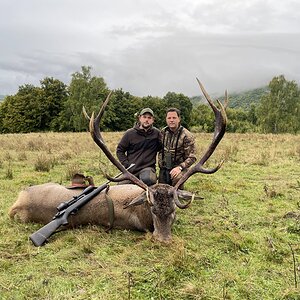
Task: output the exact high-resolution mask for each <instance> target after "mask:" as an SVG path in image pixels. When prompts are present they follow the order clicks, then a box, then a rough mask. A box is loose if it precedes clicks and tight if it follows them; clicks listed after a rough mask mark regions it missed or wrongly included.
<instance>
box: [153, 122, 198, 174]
mask: <svg viewBox="0 0 300 300" xmlns="http://www.w3.org/2000/svg"><path fill="white" fill-rule="evenodd" d="M162 135H163V137H162V143H163V149H162V150H161V151H160V152H159V155H158V164H159V167H160V168H162V167H167V166H166V155H168V154H167V153H170V154H171V161H172V168H174V167H176V166H179V165H180V166H181V167H182V168H183V169H186V168H189V167H190V166H191V165H192V164H193V163H194V162H195V161H196V153H195V152H196V150H195V138H194V136H193V135H192V134H191V133H190V132H189V131H188V130H187V129H186V128H184V127H183V126H180V127H179V128H178V129H177V130H176V131H175V132H174V133H173V132H172V131H171V130H170V129H169V127H165V128H163V129H162ZM176 146H177V147H176Z"/></svg>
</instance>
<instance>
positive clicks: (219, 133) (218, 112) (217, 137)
mask: <svg viewBox="0 0 300 300" xmlns="http://www.w3.org/2000/svg"><path fill="white" fill-rule="evenodd" d="M196 79H197V81H198V83H199V86H200V88H201V90H202V93H203V95H204V96H205V98H206V100H207V101H208V103H209V105H210V107H211V108H212V110H213V112H214V114H215V132H214V136H213V140H212V142H211V144H210V145H209V147H208V149H207V151H206V152H205V153H204V155H203V156H202V158H201V159H200V161H199V162H198V163H197V164H196V165H195V166H193V167H191V168H190V169H189V170H188V171H187V172H186V173H185V174H184V175H183V176H182V177H181V178H180V179H179V181H178V182H177V184H176V185H175V186H174V191H176V190H177V189H178V188H179V186H180V185H181V184H183V183H184V182H185V181H186V180H187V179H188V178H189V177H190V176H192V175H193V174H195V173H198V172H200V173H205V174H212V173H214V172H216V171H217V170H219V169H220V167H221V166H222V164H223V162H224V161H221V162H220V163H219V165H218V166H216V167H215V168H213V169H210V170H207V169H204V168H203V165H204V163H205V162H206V161H207V160H208V159H209V158H210V156H211V155H212V154H213V152H214V151H215V149H216V148H217V146H218V144H219V142H220V141H221V139H222V138H223V136H224V133H225V129H226V123H227V116H226V111H225V109H226V107H227V105H228V95H227V90H226V91H225V103H224V106H223V105H222V103H221V102H220V101H219V100H217V102H218V104H219V106H220V109H218V108H217V107H216V106H215V104H214V103H213V101H212V100H211V98H210V96H209V95H208V93H207V92H206V90H205V89H204V86H203V85H202V83H201V82H200V81H199V79H198V78H196ZM174 196H175V198H176V197H177V194H176V193H174Z"/></svg>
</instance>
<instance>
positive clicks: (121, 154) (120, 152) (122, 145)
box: [116, 132, 130, 168]
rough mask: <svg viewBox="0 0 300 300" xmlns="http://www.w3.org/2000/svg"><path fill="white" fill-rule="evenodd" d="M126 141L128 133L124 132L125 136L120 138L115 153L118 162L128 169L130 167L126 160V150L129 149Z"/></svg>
mask: <svg viewBox="0 0 300 300" xmlns="http://www.w3.org/2000/svg"><path fill="white" fill-rule="evenodd" d="M128 140H129V139H128V132H125V134H124V135H123V137H122V138H121V140H120V142H119V144H118V146H117V151H116V154H117V157H118V160H119V161H120V163H121V164H122V165H123V166H124V167H125V168H128V167H129V165H130V164H129V161H128V158H127V150H128V147H129V144H128Z"/></svg>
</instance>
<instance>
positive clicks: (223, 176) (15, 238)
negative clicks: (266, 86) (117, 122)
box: [0, 133, 300, 300]
mask: <svg viewBox="0 0 300 300" xmlns="http://www.w3.org/2000/svg"><path fill="white" fill-rule="evenodd" d="M120 137H121V133H105V134H104V139H105V140H106V141H107V144H108V146H109V148H110V149H111V151H112V152H113V153H114V152H115V147H116V143H117V141H118V140H119V139H120ZM210 140H211V135H209V134H203V133H197V134H196V141H197V149H198V150H197V154H198V156H199V157H200V156H201V154H202V153H203V152H204V151H205V149H206V147H207V146H208V144H209V143H210ZM299 149H300V136H294V135H259V134H226V135H225V137H224V140H223V141H222V142H221V144H220V146H219V147H218V149H217V151H216V152H215V154H214V155H213V156H212V157H211V159H210V161H209V162H208V163H207V166H208V167H213V166H215V165H216V164H217V163H219V161H220V160H222V159H225V163H224V165H223V167H222V168H221V169H220V170H219V171H218V172H217V173H215V174H213V175H204V174H196V175H194V176H193V177H191V178H190V179H189V180H188V182H187V183H186V185H185V186H186V189H188V190H190V191H194V192H197V193H198V194H199V195H201V196H203V197H204V200H195V201H194V203H193V204H192V206H191V207H190V208H189V209H186V210H178V211H177V220H176V222H175V224H174V226H173V229H172V232H173V243H172V244H170V245H163V244H159V243H157V242H153V241H152V239H151V234H150V233H147V234H143V233H139V232H132V231H126V230H113V231H112V232H111V233H107V232H106V231H105V229H103V228H100V227H96V226H86V227H82V228H77V229H74V230H68V231H62V232H59V233H57V234H55V235H54V236H52V237H51V242H50V243H48V244H47V245H45V246H43V247H41V248H36V247H34V246H33V245H32V244H31V242H30V241H29V240H28V236H29V235H30V234H31V233H33V232H34V231H36V230H37V229H38V228H40V226H41V225H39V224H21V223H18V222H16V221H12V220H10V219H9V217H8V214H7V213H8V210H9V207H10V206H11V205H12V204H13V203H14V201H15V200H16V197H17V195H18V192H19V191H20V190H21V189H23V188H25V187H27V186H29V185H33V184H40V183H45V182H50V181H53V182H59V183H61V184H64V185H68V184H69V180H70V176H71V174H73V173H74V172H77V171H80V172H82V173H84V174H85V175H92V176H93V177H94V179H95V183H96V184H97V185H99V184H100V183H102V182H103V181H104V177H103V173H109V174H110V175H113V174H115V173H117V171H116V169H115V168H114V167H113V166H111V164H110V163H109V162H108V160H107V159H106V157H105V156H104V155H103V154H102V153H100V150H99V149H98V148H97V146H96V145H94V143H93V141H92V139H91V138H90V136H89V134H88V133H44V134H33V133H32V134H12V135H0V154H1V157H0V162H1V163H0V191H1V193H0V201H1V206H0V228H1V237H0V298H1V299H109V300H110V299H235V300H240V299H251V300H255V299H257V300H260V299H264V300H273V299H289V300H291V299H294V300H295V299H297V300H299V299H300V290H299V285H300V184H299V180H300V151H299ZM38 158H40V164H41V165H42V166H43V165H44V164H46V162H47V161H49V167H48V168H37V160H38ZM41 158H44V159H45V160H43V159H41ZM46 165H47V164H46ZM8 170H10V171H9V172H11V174H12V177H11V178H9V177H10V176H8Z"/></svg>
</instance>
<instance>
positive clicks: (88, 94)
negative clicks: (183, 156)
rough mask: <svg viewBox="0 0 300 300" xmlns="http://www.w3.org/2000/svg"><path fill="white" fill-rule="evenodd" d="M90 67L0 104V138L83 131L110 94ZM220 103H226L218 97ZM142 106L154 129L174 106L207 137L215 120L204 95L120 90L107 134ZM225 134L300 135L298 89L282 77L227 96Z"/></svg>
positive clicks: (107, 122)
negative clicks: (138, 93) (149, 113)
mask: <svg viewBox="0 0 300 300" xmlns="http://www.w3.org/2000/svg"><path fill="white" fill-rule="evenodd" d="M91 71H92V68H91V67H89V66H83V67H81V71H79V72H75V73H73V74H72V75H71V76H72V77H71V82H70V84H69V86H67V85H66V84H64V83H63V82H61V81H60V80H58V79H55V78H53V77H46V78H44V79H42V80H41V81H40V86H33V85H31V84H25V85H23V86H20V87H19V89H18V92H17V93H16V94H15V95H9V96H5V97H4V99H2V101H1V102H0V133H21V132H23V133H26V132H42V131H76V132H80V131H86V130H87V129H88V124H87V123H88V122H87V121H86V120H85V118H84V116H83V114H82V107H83V106H84V107H85V108H86V110H87V112H88V113H89V114H90V113H91V112H93V111H96V112H97V111H98V110H99V107H100V105H101V103H102V102H103V101H104V99H105V98H106V97H107V95H108V93H109V92H110V89H109V87H108V86H107V84H106V82H105V81H104V79H103V78H102V77H97V76H92V73H91ZM219 100H221V101H222V100H224V99H222V97H220V98H219ZM143 107H151V108H152V109H153V110H154V112H155V117H156V121H155V125H156V127H159V128H161V127H163V126H165V111H166V109H167V108H169V107H177V108H179V109H180V110H181V113H182V124H183V125H184V126H186V127H188V128H190V129H191V130H193V131H195V132H211V131H213V129H214V116H213V113H212V111H211V109H210V107H209V106H208V105H207V103H206V100H205V99H204V98H203V97H202V96H196V97H192V98H189V97H187V96H185V95H184V94H182V93H179V94H178V93H174V92H171V91H170V92H168V93H167V94H166V95H165V96H164V97H162V98H160V97H152V96H147V97H137V96H134V95H131V94H130V93H129V92H126V91H123V90H122V89H117V90H114V92H113V96H112V98H111V101H110V103H109V106H108V109H107V112H106V116H105V119H104V123H103V124H102V127H103V129H104V130H107V131H124V130H126V129H128V128H130V127H132V125H133V124H134V122H135V121H136V119H135V118H136V113H137V112H139V111H140V110H141V109H142V108H143ZM227 115H228V127H227V130H228V131H229V132H262V133H293V134H296V133H299V132H300V89H299V87H298V85H297V84H296V82H295V81H287V80H286V79H285V77H284V75H279V76H275V77H274V78H273V79H272V80H271V81H270V83H269V85H268V86H266V87H262V88H257V89H254V90H250V91H246V92H243V93H233V94H230V95H229V107H228V108H227Z"/></svg>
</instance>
